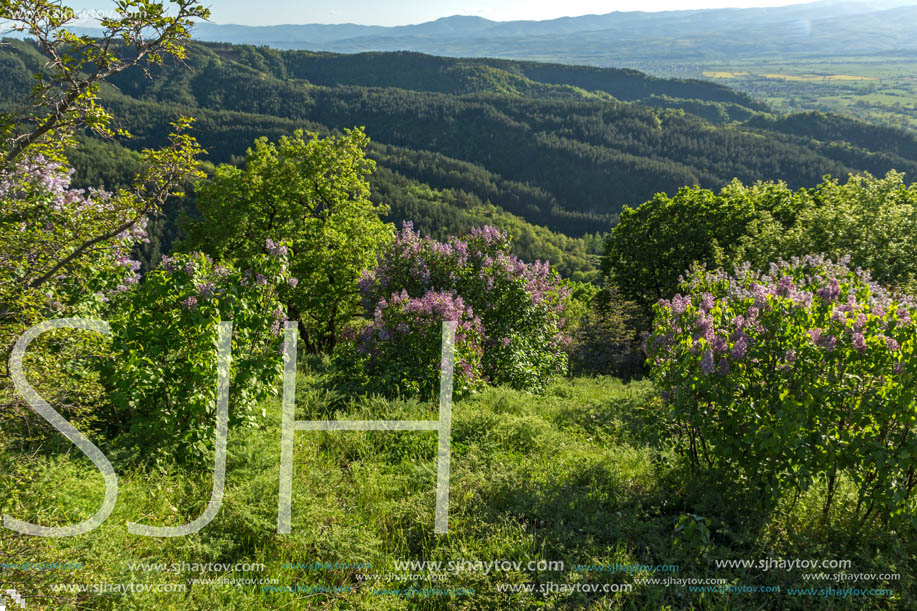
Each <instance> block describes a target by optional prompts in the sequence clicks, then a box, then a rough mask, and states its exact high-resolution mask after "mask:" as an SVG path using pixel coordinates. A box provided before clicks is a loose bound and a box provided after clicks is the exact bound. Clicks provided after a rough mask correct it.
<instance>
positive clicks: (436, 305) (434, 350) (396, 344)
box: [359, 290, 484, 396]
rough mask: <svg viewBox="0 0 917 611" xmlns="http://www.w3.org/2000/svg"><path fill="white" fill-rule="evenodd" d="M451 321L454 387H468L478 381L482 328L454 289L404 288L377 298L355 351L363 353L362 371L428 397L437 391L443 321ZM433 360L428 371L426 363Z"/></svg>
mask: <svg viewBox="0 0 917 611" xmlns="http://www.w3.org/2000/svg"><path fill="white" fill-rule="evenodd" d="M443 321H455V322H456V323H458V324H457V325H456V331H455V364H454V373H453V390H454V391H455V392H457V393H463V392H467V391H469V390H474V389H476V388H478V387H480V386H481V385H482V383H483V374H482V370H481V356H482V353H483V348H482V340H483V337H484V330H483V327H482V326H481V319H480V318H478V317H477V316H475V314H474V311H473V310H472V309H471V307H470V306H466V305H465V303H464V302H463V300H462V298H461V297H457V296H455V293H454V292H453V293H436V292H434V291H427V292H426V293H425V294H424V296H423V297H420V298H411V297H409V296H408V293H407V291H405V290H402V291H401V292H400V293H394V294H392V295H391V296H390V297H389V298H388V299H385V298H383V299H380V300H379V303H378V304H376V309H375V312H374V314H373V324H372V325H370V326H368V327H366V328H364V329H363V332H362V335H361V338H360V345H359V351H360V352H362V353H364V354H368V355H369V360H368V362H367V369H368V371H367V373H369V374H370V375H371V376H372V377H373V379H374V382H375V383H376V384H378V385H379V386H380V387H383V388H400V389H402V390H404V391H406V392H409V393H413V394H419V395H422V396H430V395H432V394H433V393H435V392H436V391H437V390H438V382H439V377H438V375H432V374H434V373H437V372H438V365H439V359H440V356H441V346H442V322H443ZM431 364H434V368H433V369H432V372H431V367H430V365H431Z"/></svg>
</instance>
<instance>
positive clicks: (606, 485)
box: [0, 363, 917, 610]
mask: <svg viewBox="0 0 917 611" xmlns="http://www.w3.org/2000/svg"><path fill="white" fill-rule="evenodd" d="M313 365H315V363H313ZM320 381H321V375H320V374H319V373H317V372H316V371H311V372H310V371H307V372H304V373H302V374H300V379H299V381H298V390H297V394H298V397H297V418H299V419H326V418H334V419H381V418H385V419H412V420H413V419H435V418H436V407H435V405H432V404H426V403H420V402H416V401H398V400H396V401H387V400H383V399H378V398H369V399H353V400H352V399H349V398H347V397H343V396H341V395H339V394H337V393H335V392H333V391H328V390H323V387H322V385H321V384H320ZM652 396H653V388H652V386H651V384H649V383H648V382H633V383H630V384H623V383H621V382H620V381H618V380H616V379H612V378H595V379H588V378H581V379H574V380H570V381H562V382H559V383H557V384H555V385H553V386H552V387H551V388H550V389H549V391H548V392H547V393H546V395H544V396H537V397H536V396H532V395H528V394H526V393H522V392H516V391H511V390H507V389H499V388H498V389H492V390H488V391H487V392H484V393H482V394H480V395H478V396H474V397H471V398H468V399H465V400H461V401H457V402H456V404H455V407H454V412H453V414H454V416H453V438H452V439H453V446H452V447H453V451H452V478H451V489H450V494H451V497H450V522H449V534H448V535H445V536H436V535H434V534H433V516H434V503H435V488H436V463H435V452H436V433H432V432H425V433H417V432H401V433H393V432H331V433H324V432H322V433H319V432H314V433H313V432H309V433H306V432H300V433H297V434H296V441H295V468H294V494H293V523H292V527H293V530H292V533H291V534H290V535H283V536H281V535H278V534H277V533H276V528H277V503H278V499H277V495H278V475H279V455H280V450H279V448H280V430H279V412H280V406H279V400H274V401H270V402H266V403H265V404H264V409H265V411H266V414H267V423H266V425H265V426H264V427H263V428H262V429H259V430H248V431H235V432H232V433H231V435H230V439H229V445H228V448H229V457H228V464H227V482H226V495H225V498H224V502H223V505H222V508H221V510H220V512H219V514H218V515H217V517H216V518H215V519H214V521H213V522H212V523H211V524H210V525H209V526H207V527H206V528H204V529H203V530H202V531H200V532H198V533H196V534H194V535H191V536H187V537H179V538H174V539H149V538H144V537H137V536H133V535H129V534H128V533H127V529H126V523H127V522H128V521H135V522H142V523H147V524H153V525H177V524H181V523H185V522H189V521H191V520H193V519H195V518H196V517H197V516H198V515H200V513H201V512H202V510H203V507H204V506H205V504H206V502H207V501H208V500H209V496H210V494H209V492H210V487H211V478H212V473H211V471H210V469H211V467H209V466H207V465H200V466H193V467H192V466H186V467H184V468H177V467H176V468H170V469H166V470H165V471H161V470H157V469H154V468H151V467H142V466H137V465H136V461H127V462H125V461H119V460H118V455H117V452H115V451H112V450H111V448H110V447H109V446H110V444H108V445H106V442H105V441H104V440H99V444H100V446H101V447H102V449H103V451H106V452H107V453H108V454H109V455H110V456H111V457H112V458H113V462H114V463H115V467H116V469H117V470H118V471H119V476H120V481H119V483H120V492H119V497H118V504H117V506H116V508H115V511H114V513H113V514H112V516H111V517H110V518H109V519H108V521H107V522H106V523H105V524H104V525H103V526H102V527H100V528H98V529H97V530H95V531H93V532H92V533H90V534H87V535H84V536H80V537H73V538H67V539H42V538H32V537H24V536H19V535H16V534H14V533H12V532H11V531H8V530H5V529H4V530H0V562H81V563H83V565H84V566H83V568H82V569H80V570H76V571H46V572H36V571H22V570H15V571H2V572H0V585H2V586H3V587H4V588H6V587H14V588H16V589H17V590H18V591H19V592H20V593H21V594H23V595H24V596H25V597H26V599H27V604H28V607H27V608H28V609H176V610H178V609H182V610H187V609H207V610H210V609H321V608H339V609H410V608H433V609H508V610H510V609H512V610H515V609H530V608H545V609H555V608H560V609H652V610H656V609H710V610H714V609H788V610H791V609H807V610H810V609H867V608H869V609H893V608H894V609H906V608H913V607H912V606H911V607H908V605H909V604H912V602H913V601H914V600H915V595H917V584H915V583H914V579H913V575H914V574H915V572H917V571H915V569H917V560H915V557H917V538H915V537H914V533H913V532H900V533H891V532H883V531H882V529H881V528H879V529H877V530H875V531H874V532H870V533H867V536H866V538H865V539H864V540H863V541H867V542H868V543H863V542H860V543H857V544H855V545H853V546H850V545H848V542H849V536H848V535H849V532H850V530H851V528H852V525H850V524H847V523H846V522H845V520H844V517H843V515H842V514H838V515H835V516H833V517H832V520H831V523H830V524H828V525H826V526H822V525H820V524H819V520H818V518H819V511H820V508H819V503H818V501H819V496H820V495H819V491H818V490H817V489H816V490H812V491H811V492H810V493H809V495H808V496H806V497H804V498H803V499H801V500H800V502H799V503H798V504H797V505H796V506H795V508H794V509H793V510H792V512H791V513H790V514H789V515H790V517H789V519H787V518H786V511H787V508H786V507H779V508H777V509H776V510H775V511H773V512H768V511H764V510H762V507H761V504H760V502H759V501H758V499H757V498H756V496H755V494H754V493H753V492H751V491H749V490H748V489H747V486H744V485H743V484H742V482H738V481H730V476H729V474H726V475H724V476H721V477H719V478H713V477H709V478H705V477H702V476H700V475H691V474H690V473H689V472H688V471H687V470H686V469H685V467H684V465H683V464H682V461H681V459H680V458H679V456H678V454H677V453H676V452H675V451H674V450H673V449H672V448H671V447H670V440H668V439H665V438H661V437H660V435H659V433H658V432H657V430H656V428H655V427H654V423H655V420H654V418H653V416H652V410H651V409H648V406H650V405H651V404H652V403H651V402H652ZM230 408H231V403H230ZM33 426H34V425H33ZM54 438H55V436H54V435H50V434H49V436H48V439H49V442H50V441H53V439H54ZM3 439H4V441H3V442H2V446H0V447H2V449H3V452H2V463H0V467H2V470H0V486H2V488H0V489H3V490H6V491H7V492H6V493H5V494H3V495H2V500H0V507H2V510H3V512H4V513H6V514H9V515H12V516H14V517H17V518H19V519H24V520H28V521H33V522H38V523H41V524H45V525H63V524H69V523H73V522H75V521H78V520H82V519H85V518H86V517H88V516H89V515H91V514H92V513H93V512H94V511H95V510H96V508H97V506H98V503H99V502H100V500H101V498H102V492H103V489H104V485H103V482H102V478H101V476H100V475H99V474H98V472H97V471H96V470H95V469H94V467H92V465H91V463H89V461H88V460H86V459H85V458H84V457H82V455H80V454H79V453H78V452H77V451H76V449H75V448H70V449H69V450H68V448H67V446H66V445H63V444H57V445H55V444H53V443H51V444H50V445H48V444H46V445H44V446H42V447H41V448H36V449H38V451H37V452H36V451H34V449H33V450H32V451H29V452H26V451H25V450H23V449H22V446H21V445H20V444H16V443H14V441H13V440H12V439H11V436H10V435H4V437H3ZM131 464H133V465H134V466H128V465H131ZM733 480H734V478H733ZM689 514H691V515H696V516H700V517H702V518H704V519H707V520H709V533H710V540H709V542H706V541H705V540H704V538H703V536H696V537H693V538H691V537H688V538H686V537H684V536H679V534H678V533H677V532H676V529H675V526H676V524H677V523H678V522H679V520H681V521H682V522H684V520H693V518H689V517H688V516H689ZM797 557H799V558H827V559H835V558H837V559H850V560H852V561H853V568H852V569H851V570H850V572H857V573H865V572H883V573H889V572H896V573H899V574H900V575H901V580H900V581H896V582H891V583H890V587H891V588H892V589H893V590H894V591H895V594H894V596H893V597H886V598H869V597H865V598H864V597H860V598H847V599H839V598H838V599H822V598H818V597H811V598H808V597H792V596H788V595H787V594H785V593H781V594H757V593H753V594H719V593H705V594H699V593H693V592H689V590H688V588H686V587H681V586H669V587H664V586H644V585H635V586H634V588H633V591H632V592H629V593H621V594H609V595H596V594H584V593H564V594H561V593H558V594H553V595H549V596H543V595H541V594H537V593H535V594H513V595H510V594H506V593H500V592H498V591H497V587H496V586H497V584H499V583H513V584H524V583H535V584H546V583H549V582H555V583H557V584H568V585H569V584H576V583H610V584H618V583H630V584H632V583H633V581H634V578H635V577H636V578H641V577H651V575H647V574H643V575H636V576H633V575H625V574H621V573H616V574H609V573H590V572H578V571H574V570H572V565H574V564H612V563H618V564H653V565H655V564H677V565H679V566H680V571H679V572H678V573H671V574H668V575H666V574H662V575H661V576H662V577H665V576H673V577H678V578H712V577H719V578H725V579H727V581H728V583H729V584H732V585H767V586H780V587H781V588H783V589H784V590H785V588H787V587H810V586H809V585H808V584H810V583H811V582H806V583H805V584H804V583H803V582H802V579H801V577H800V571H794V572H786V571H782V570H774V571H766V572H765V571H752V570H749V571H744V570H736V571H729V570H723V569H716V568H715V567H714V561H715V560H716V559H755V560H757V559H761V558H797ZM408 559H415V560H443V561H449V560H462V559H468V560H483V561H490V560H497V559H501V560H502V559H505V560H510V561H513V560H517V561H520V560H521V561H528V560H531V559H544V560H549V561H558V560H561V561H563V562H564V563H565V565H566V569H565V570H564V571H563V572H540V573H539V572H526V571H522V572H512V571H511V572H502V573H491V574H489V575H484V574H482V573H474V572H462V573H459V574H457V575H449V576H448V578H447V579H445V580H443V581H433V582H431V581H424V580H418V581H410V580H407V579H399V580H396V581H393V582H386V581H384V580H383V581H378V580H377V581H374V580H373V579H372V578H371V577H370V580H369V581H365V580H363V579H362V578H364V577H366V575H373V574H377V575H385V574H391V573H395V569H394V561H396V560H408ZM134 562H150V563H166V564H171V563H173V562H174V563H181V562H187V563H195V562H198V563H207V562H213V563H218V562H219V563H238V562H243V563H245V562H247V563H263V564H264V565H265V570H264V572H263V573H256V572H252V573H226V574H224V575H225V576H227V577H234V578H254V579H263V578H267V579H277V580H278V583H279V584H280V585H296V584H299V585H324V586H345V587H350V588H353V590H352V591H351V592H349V593H337V594H311V595H306V594H302V593H297V594H290V593H270V592H263V591H262V590H261V586H259V585H242V586H234V585H209V584H208V585H202V584H198V585H193V584H191V583H190V579H192V578H197V577H200V575H192V574H189V573H185V574H181V575H172V574H168V573H157V572H141V571H134V572H131V571H130V569H129V568H128V564H129V563H134ZM285 562H292V563H306V562H348V563H354V562H371V563H372V567H373V568H372V570H371V571H368V570H367V571H357V570H336V571H310V570H284V569H283V568H282V567H281V564H282V563H285ZM219 576H220V574H214V573H211V574H208V575H205V576H204V577H205V578H206V577H219ZM100 582H107V583H131V582H136V583H181V584H185V585H187V586H188V587H187V591H186V592H184V593H156V594H154V593H134V594H129V595H112V594H108V595H101V596H96V595H94V594H92V593H82V594H66V593H54V592H53V591H52V585H53V584H55V583H77V584H93V583H100ZM411 585H414V586H415V587H417V588H422V587H427V588H429V587H439V588H444V587H451V588H456V587H465V588H473V589H474V595H473V596H465V597H453V598H443V597H429V598H404V597H395V596H373V595H371V594H370V593H369V589H370V588H371V587H388V588H391V587H409V586H411ZM822 585H824V584H822ZM880 585H881V583H880V582H872V583H870V587H879V586H880ZM819 587H821V586H819ZM848 587H849V586H848Z"/></svg>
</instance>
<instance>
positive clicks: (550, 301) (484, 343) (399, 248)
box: [360, 223, 569, 391]
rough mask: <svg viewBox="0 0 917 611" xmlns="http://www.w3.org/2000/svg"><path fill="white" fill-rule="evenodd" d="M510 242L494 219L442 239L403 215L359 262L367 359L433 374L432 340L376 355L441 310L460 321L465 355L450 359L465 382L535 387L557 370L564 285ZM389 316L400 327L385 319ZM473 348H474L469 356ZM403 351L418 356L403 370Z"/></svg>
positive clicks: (562, 364) (437, 317)
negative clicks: (420, 347)
mask: <svg viewBox="0 0 917 611" xmlns="http://www.w3.org/2000/svg"><path fill="white" fill-rule="evenodd" d="M509 246H510V240H509V237H508V236H507V234H506V233H504V232H501V231H499V230H497V229H494V228H493V227H484V228H483V229H475V230H472V231H471V232H470V233H469V234H467V235H465V236H462V237H453V238H450V239H449V240H448V241H447V242H445V243H442V242H437V241H436V240H433V239H431V238H427V237H422V236H420V235H419V234H417V233H415V232H414V229H413V225H412V224H411V223H405V224H404V227H403V229H402V231H401V232H399V233H398V235H397V236H396V238H395V241H394V243H393V244H392V245H391V246H390V247H389V248H388V250H387V251H386V252H385V253H384V254H383V255H382V256H381V257H380V259H379V262H378V265H377V266H376V268H375V269H374V270H373V271H371V272H366V273H365V274H364V276H363V279H362V281H361V283H360V288H361V293H362V297H363V306H364V307H365V308H366V310H367V312H368V313H370V314H371V315H372V316H373V321H372V324H371V325H370V327H368V328H367V329H366V330H365V331H364V333H363V336H362V348H363V350H364V351H367V352H369V353H373V351H375V353H376V354H377V355H378V356H377V357H376V358H375V359H374V363H375V367H376V368H377V369H379V368H384V369H387V370H389V372H390V373H389V374H388V375H387V376H386V379H389V380H391V379H394V378H395V377H398V376H399V375H411V376H415V375H416V376H425V377H426V378H429V379H431V380H435V379H436V376H435V375H434V372H435V371H436V370H438V365H439V359H438V356H437V357H436V358H435V359H433V360H430V355H432V354H433V352H432V351H431V350H432V348H436V350H437V352H436V354H437V355H438V346H439V342H438V341H434V343H433V345H432V347H431V349H430V350H424V351H414V352H411V353H408V354H405V355H403V358H401V359H389V360H386V359H385V357H383V356H382V355H385V354H388V355H390V354H392V350H393V348H390V347H388V346H386V344H389V345H391V346H395V345H399V342H402V341H411V342H412V345H413V342H414V341H415V340H414V339H411V340H407V339H405V336H408V335H410V336H413V335H415V334H416V335H417V340H416V341H421V340H420V338H421V337H422V336H423V335H424V333H426V332H427V331H426V330H427V329H428V328H430V326H431V325H433V324H434V322H435V321H442V320H455V321H458V322H460V323H461V331H462V336H463V337H462V342H460V344H461V345H463V346H464V347H463V348H462V349H461V350H466V351H467V352H466V353H465V354H464V355H463V358H465V359H467V360H462V362H461V363H460V364H459V363H457V370H458V369H461V377H462V379H463V384H467V385H468V386H469V387H474V386H476V385H480V384H481V383H483V382H487V381H489V382H492V383H495V384H508V385H511V386H514V387H516V388H525V389H528V390H535V391H537V390H539V389H541V388H543V386H544V385H545V383H546V382H547V381H548V380H549V379H550V378H551V377H553V376H556V375H561V374H563V373H565V371H566V367H567V356H566V353H565V351H564V347H565V346H566V344H567V343H568V342H569V338H568V337H567V336H566V335H565V333H564V331H563V329H564V325H565V320H564V302H565V300H566V299H567V297H568V290H567V289H566V288H565V287H563V286H562V285H561V282H560V278H559V277H558V275H557V274H556V273H554V272H553V271H552V270H551V267H550V265H548V263H541V262H538V263H535V264H527V263H524V262H522V261H520V260H519V259H518V258H517V257H516V256H514V255H511V254H510V253H509ZM389 310H395V312H392V313H389V312H388V311H389ZM396 320H397V323H398V324H400V325H402V326H401V327H400V329H401V331H399V328H398V327H397V326H396V327H392V322H393V321H396ZM436 326H437V328H438V323H437V324H436ZM424 341H426V340H424ZM472 354H477V355H479V356H476V357H474V358H472V356H471V355H472ZM409 358H415V359H416V361H415V362H414V363H413V365H411V366H409V367H408V370H406V372H410V373H409V374H407V373H399V370H400V369H399V368H404V367H406V366H407V363H406V361H405V360H404V359H409ZM478 359H479V360H480V365H479V366H478V365H477V364H476V363H477V360H478ZM412 379H413V380H415V381H417V380H418V378H413V377H412ZM418 383H419V384H420V385H421V386H423V385H425V384H426V383H425V382H418Z"/></svg>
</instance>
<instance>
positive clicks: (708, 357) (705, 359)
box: [700, 348, 715, 375]
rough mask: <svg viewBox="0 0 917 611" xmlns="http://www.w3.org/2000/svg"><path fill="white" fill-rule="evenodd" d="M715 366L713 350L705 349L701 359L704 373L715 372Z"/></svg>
mask: <svg viewBox="0 0 917 611" xmlns="http://www.w3.org/2000/svg"><path fill="white" fill-rule="evenodd" d="M714 369H715V366H714V364H713V350H710V349H709V348H708V349H707V350H705V351H704V356H702V357H701V360H700V370H701V373H703V374H704V375H710V374H711V373H713V371H714Z"/></svg>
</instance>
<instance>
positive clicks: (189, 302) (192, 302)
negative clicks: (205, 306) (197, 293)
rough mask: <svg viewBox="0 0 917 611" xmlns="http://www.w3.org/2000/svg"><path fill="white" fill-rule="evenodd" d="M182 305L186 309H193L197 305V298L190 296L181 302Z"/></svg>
mask: <svg viewBox="0 0 917 611" xmlns="http://www.w3.org/2000/svg"><path fill="white" fill-rule="evenodd" d="M181 305H182V307H183V308H185V309H186V310H191V309H193V308H194V307H195V306H196V305H197V299H195V298H194V297H188V298H187V299H185V300H184V301H182V302H181Z"/></svg>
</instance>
